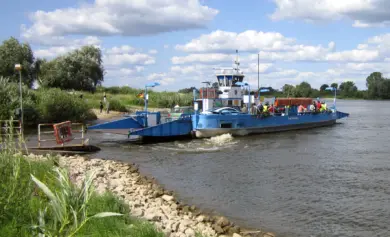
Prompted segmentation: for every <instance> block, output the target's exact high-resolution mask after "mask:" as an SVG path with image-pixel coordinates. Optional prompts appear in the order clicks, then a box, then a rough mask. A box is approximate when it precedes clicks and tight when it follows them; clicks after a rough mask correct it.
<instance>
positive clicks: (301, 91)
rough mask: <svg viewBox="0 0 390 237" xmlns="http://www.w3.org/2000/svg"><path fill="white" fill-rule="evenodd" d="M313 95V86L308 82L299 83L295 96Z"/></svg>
mask: <svg viewBox="0 0 390 237" xmlns="http://www.w3.org/2000/svg"><path fill="white" fill-rule="evenodd" d="M310 95H311V86H310V84H309V83H308V82H305V81H304V82H301V84H299V85H297V86H296V87H295V90H294V96H295V97H310Z"/></svg>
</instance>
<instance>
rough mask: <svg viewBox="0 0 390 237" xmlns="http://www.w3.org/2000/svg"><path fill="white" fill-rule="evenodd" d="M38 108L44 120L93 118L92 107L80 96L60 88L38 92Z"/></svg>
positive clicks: (52, 121) (74, 120)
mask: <svg viewBox="0 0 390 237" xmlns="http://www.w3.org/2000/svg"><path fill="white" fill-rule="evenodd" d="M37 108H38V111H39V113H40V115H41V118H40V121H42V122H50V123H54V122H61V121H65V120H70V121H72V122H84V121H86V120H89V119H92V117H91V116H92V114H91V112H90V107H89V106H88V104H87V103H86V102H85V101H84V100H83V99H81V98H79V97H78V96H73V95H71V94H68V93H66V92H64V91H61V90H60V89H44V90H39V91H38V92H37Z"/></svg>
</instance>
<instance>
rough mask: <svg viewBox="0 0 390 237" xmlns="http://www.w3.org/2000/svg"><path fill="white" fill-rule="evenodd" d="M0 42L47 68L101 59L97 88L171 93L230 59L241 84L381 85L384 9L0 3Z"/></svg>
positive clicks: (302, 2)
mask: <svg viewBox="0 0 390 237" xmlns="http://www.w3.org/2000/svg"><path fill="white" fill-rule="evenodd" d="M1 6H2V7H1V8H0V21H1V22H2V27H1V31H0V41H3V40H6V39H8V38H9V37H11V36H13V37H16V38H17V39H18V40H20V41H21V42H27V43H29V44H30V45H31V47H32V49H33V51H34V55H35V57H36V58H46V59H48V60H50V59H53V58H55V57H57V56H60V55H64V54H66V53H68V52H70V51H72V50H75V49H77V48H80V47H82V46H84V45H95V46H96V47H99V48H100V49H101V50H102V53H103V63H104V68H105V71H106V74H105V78H104V82H103V85H104V86H131V87H136V88H143V87H144V85H145V84H146V83H149V82H154V81H156V82H160V84H161V85H160V86H159V87H156V88H155V89H156V90H159V91H163V90H167V91H176V90H178V89H182V88H188V87H191V86H195V87H200V86H201V82H202V81H212V82H214V81H216V77H215V73H217V72H219V70H215V68H218V67H232V66H233V62H234V59H235V57H236V50H238V52H239V60H240V68H241V70H242V71H243V73H244V74H245V80H246V81H247V82H249V83H250V84H251V85H252V86H253V87H252V88H255V87H257V86H258V59H259V61H260V64H259V71H260V76H259V83H260V86H272V87H273V88H276V89H280V88H281V87H282V86H283V85H284V84H293V85H296V84H299V83H301V82H302V81H306V82H309V83H310V84H311V85H312V87H314V88H319V87H320V86H321V85H322V84H331V83H333V82H336V83H339V84H340V83H341V82H343V81H353V82H355V84H356V85H357V86H358V88H359V89H366V85H365V80H366V78H367V76H368V75H369V74H370V73H371V72H374V71H380V72H382V73H383V74H384V75H385V76H389V73H390V67H388V65H389V63H390V32H389V27H390V14H389V13H388V12H389V11H390V1H388V0H245V1H232V0H230V1H229V0H84V1H79V0H67V1H53V0H39V1H37V0H35V1H33V0H14V1H11V0H1Z"/></svg>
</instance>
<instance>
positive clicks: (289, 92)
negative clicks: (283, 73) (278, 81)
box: [282, 84, 295, 97]
mask: <svg viewBox="0 0 390 237" xmlns="http://www.w3.org/2000/svg"><path fill="white" fill-rule="evenodd" d="M294 90H295V87H294V86H293V85H290V84H285V85H284V86H283V87H282V92H283V94H284V95H285V96H287V97H289V96H293V94H294Z"/></svg>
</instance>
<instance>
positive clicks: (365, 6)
mask: <svg viewBox="0 0 390 237" xmlns="http://www.w3.org/2000/svg"><path fill="white" fill-rule="evenodd" d="M273 1H274V2H275V4H276V10H275V12H274V13H273V14H272V15H271V19H273V20H283V19H303V20H305V21H309V22H313V21H324V20H340V19H343V18H347V19H351V20H352V21H354V23H353V26H354V27H378V26H379V27H381V26H389V25H390V15H389V14H388V12H389V11H390V2H389V1H388V0H342V1H340V0H317V1H312V0H273Z"/></svg>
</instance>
